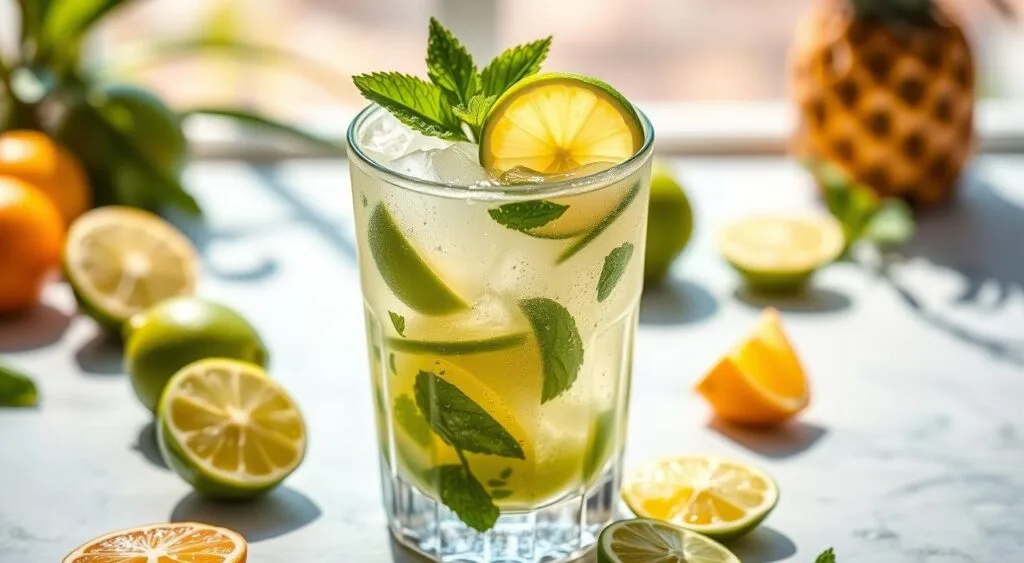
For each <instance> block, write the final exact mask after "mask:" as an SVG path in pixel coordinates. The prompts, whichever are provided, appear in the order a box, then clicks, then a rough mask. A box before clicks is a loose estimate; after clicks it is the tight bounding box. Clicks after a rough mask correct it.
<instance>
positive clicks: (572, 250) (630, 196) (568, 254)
mask: <svg viewBox="0 0 1024 563" xmlns="http://www.w3.org/2000/svg"><path fill="white" fill-rule="evenodd" d="M639 193H640V182H637V183H635V184H633V187H632V188H630V189H629V192H628V193H626V197H624V198H622V201H620V202H619V204H618V205H617V206H616V207H615V209H613V210H611V212H610V213H608V215H606V216H605V218H604V219H601V222H600V223H598V224H597V225H594V228H593V229H590V230H589V231H587V234H585V235H583V236H582V237H580V239H579V240H577V241H576V242H574V243H573V244H572V245H571V246H569V248H566V249H565V250H563V251H562V253H561V254H559V255H558V259H557V260H555V263H556V264H561V263H563V262H565V261H566V260H568V259H570V258H572V257H573V256H575V255H576V253H577V252H579V251H581V250H583V249H584V248H586V247H587V245H589V244H590V243H591V242H594V239H596V238H597V237H599V236H601V233H603V232H604V231H605V229H607V228H608V227H610V226H611V224H612V223H614V222H615V220H616V219H618V218H619V215H622V214H623V213H625V212H626V209H628V208H629V204H631V203H633V200H634V199H636V196H637V195H638V194H639Z"/></svg>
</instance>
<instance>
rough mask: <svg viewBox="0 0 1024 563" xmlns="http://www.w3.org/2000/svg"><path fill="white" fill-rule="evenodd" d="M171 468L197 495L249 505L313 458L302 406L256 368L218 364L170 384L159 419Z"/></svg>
mask: <svg viewBox="0 0 1024 563" xmlns="http://www.w3.org/2000/svg"><path fill="white" fill-rule="evenodd" d="M157 428H158V431H157V436H158V439H159V440H158V441H159V445H160V452H161V454H162V455H163V458H164V460H165V461H167V463H168V465H170V466H171V468H172V469H174V471H175V472H176V473H177V474H178V475H179V476H180V477H181V478H182V479H184V480H185V481H187V482H189V483H190V484H191V485H192V486H193V487H195V489H196V491H197V492H199V493H201V494H203V495H206V496H208V497H211V498H220V499H244V498H250V497H254V496H257V495H259V494H262V493H264V492H267V491H269V490H270V489H272V488H274V487H276V486H277V485H278V484H279V483H281V481H283V480H284V479H285V478H286V477H287V476H288V475H290V474H291V472H292V471H295V469H296V468H297V467H298V466H299V463H301V462H302V458H303V456H304V455H305V453H306V426H305V423H304V422H303V420H302V414H301V413H300V412H299V409H298V407H297V406H296V404H295V401H293V400H292V398H291V397H290V396H289V395H288V394H287V393H286V392H285V390H284V389H283V388H282V387H281V386H280V385H279V384H277V383H275V382H274V381H273V380H272V379H270V378H269V377H267V375H266V373H264V371H263V370H262V369H261V368H260V367H259V366H256V365H254V364H250V363H246V362H240V361H237V360H228V359H224V358H213V359H207V360H200V361H198V362H195V363H192V364H189V365H188V366H185V367H184V368H182V369H181V371H179V372H178V373H176V374H175V375H174V377H172V378H171V380H170V381H169V382H168V383H167V388H166V389H165V390H164V394H163V397H161V399H160V408H159V411H158V418H157Z"/></svg>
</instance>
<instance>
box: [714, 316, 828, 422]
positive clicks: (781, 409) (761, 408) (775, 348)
mask: <svg viewBox="0 0 1024 563" xmlns="http://www.w3.org/2000/svg"><path fill="white" fill-rule="evenodd" d="M697 392H698V393H700V394H701V395H702V396H703V397H704V398H705V399H706V400H707V401H708V403H710V404H711V408H712V409H713V410H714V411H715V414H717V415H718V416H719V417H721V418H723V419H724V420H727V421H729V422H735V423H739V424H749V425H758V426H768V425H774V424H778V423H781V422H784V421H786V420H788V419H790V418H792V417H793V416H795V415H796V414H797V413H799V412H800V411H802V410H804V409H805V408H806V407H807V405H808V404H809V403H810V388H809V386H808V383H807V377H806V375H805V374H804V370H803V367H802V366H801V365H800V360H799V359H798V358H797V355H796V352H795V351H794V350H793V347H792V346H791V345H790V343H789V339H787V338H786V334H785V333H784V332H783V330H782V321H781V318H780V317H779V312H778V311H776V310H775V309H772V308H768V309H765V310H764V312H763V313H762V315H761V320H760V322H759V323H758V325H757V327H756V328H755V329H754V332H753V334H751V335H750V337H748V338H747V339H746V340H744V341H743V342H741V343H740V344H739V345H738V346H737V347H736V348H735V349H733V350H732V351H731V352H730V353H729V354H728V355H726V356H725V357H724V358H722V359H721V360H719V362H718V363H717V364H716V365H715V367H713V368H711V371H710V372H708V374H707V375H706V376H704V379H702V380H701V381H700V383H698V384H697Z"/></svg>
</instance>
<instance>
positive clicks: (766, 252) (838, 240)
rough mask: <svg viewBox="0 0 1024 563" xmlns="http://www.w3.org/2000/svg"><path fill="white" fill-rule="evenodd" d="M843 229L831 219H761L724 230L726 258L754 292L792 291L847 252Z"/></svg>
mask: <svg viewBox="0 0 1024 563" xmlns="http://www.w3.org/2000/svg"><path fill="white" fill-rule="evenodd" d="M843 245H844V237H843V228H842V226H841V225H840V224H839V222H838V221H836V220H835V219H834V218H832V216H830V215H808V216H804V217H798V216H792V217H791V216H780V215H759V216H754V217H747V218H745V219H741V220H739V221H735V222H733V223H731V224H729V225H727V226H726V227H725V229H724V230H723V231H722V233H721V236H720V239H719V250H720V251H721V253H722V256H724V257H725V259H726V260H727V261H728V262H729V263H730V264H731V265H732V266H733V268H735V269H736V270H737V271H738V272H739V273H740V275H741V276H743V278H744V280H745V281H746V283H747V284H748V285H749V286H750V287H751V289H754V290H758V291H765V292H791V291H796V290H799V289H801V288H803V287H804V286H805V285H806V284H807V281H808V280H809V279H810V277H811V276H812V275H813V274H814V272H815V270H817V269H818V268H820V267H822V266H824V265H825V264H828V263H829V262H831V261H833V260H835V259H836V258H837V257H838V256H839V255H840V254H841V253H842V251H843Z"/></svg>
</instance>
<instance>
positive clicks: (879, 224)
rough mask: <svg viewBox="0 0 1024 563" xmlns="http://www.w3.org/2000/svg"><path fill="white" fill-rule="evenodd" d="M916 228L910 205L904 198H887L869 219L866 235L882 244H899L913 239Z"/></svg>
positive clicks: (865, 229)
mask: <svg viewBox="0 0 1024 563" xmlns="http://www.w3.org/2000/svg"><path fill="white" fill-rule="evenodd" d="M915 230H916V223H915V221H914V210H913V209H911V208H910V205H908V204H907V202H905V201H903V200H902V199H897V198H886V199H884V200H882V203H881V205H880V207H879V208H878V211H876V212H875V213H874V214H873V215H872V216H871V218H870V219H869V220H868V221H867V225H866V226H865V227H864V237H865V238H866V239H868V240H870V241H872V242H874V243H876V244H879V245H882V246H898V245H901V244H904V243H905V242H907V241H909V240H910V239H912V238H913V237H914V231H915Z"/></svg>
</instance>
